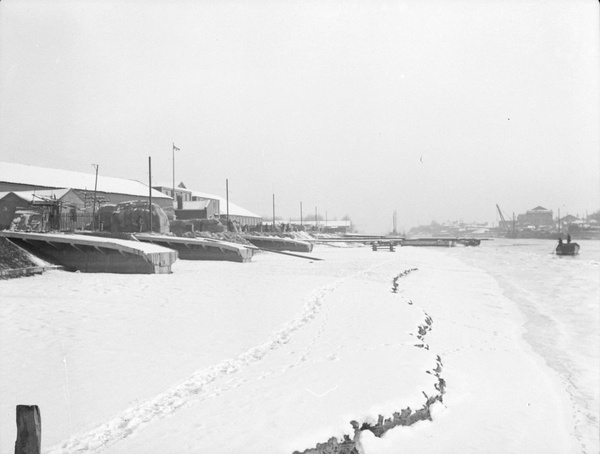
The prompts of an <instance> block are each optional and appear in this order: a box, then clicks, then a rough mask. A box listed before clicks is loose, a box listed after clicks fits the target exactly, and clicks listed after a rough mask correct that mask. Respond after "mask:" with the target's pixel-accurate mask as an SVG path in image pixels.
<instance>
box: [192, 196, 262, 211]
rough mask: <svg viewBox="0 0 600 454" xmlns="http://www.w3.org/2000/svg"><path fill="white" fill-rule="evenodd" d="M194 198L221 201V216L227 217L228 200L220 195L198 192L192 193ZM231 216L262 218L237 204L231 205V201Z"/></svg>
mask: <svg viewBox="0 0 600 454" xmlns="http://www.w3.org/2000/svg"><path fill="white" fill-rule="evenodd" d="M192 197H200V198H203V199H211V200H218V201H219V214H220V215H221V216H225V215H227V200H226V199H224V198H223V197H220V196H218V195H213V194H207V193H206V192H198V191H192ZM229 215H230V216H242V217H246V218H260V217H261V216H259V215H258V214H255V213H252V212H251V211H248V210H246V209H245V208H242V207H240V206H238V205H236V204H235V203H231V201H229Z"/></svg>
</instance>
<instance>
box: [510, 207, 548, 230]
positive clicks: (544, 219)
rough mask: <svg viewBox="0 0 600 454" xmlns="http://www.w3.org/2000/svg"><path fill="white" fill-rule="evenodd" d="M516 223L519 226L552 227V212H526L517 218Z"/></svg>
mask: <svg viewBox="0 0 600 454" xmlns="http://www.w3.org/2000/svg"><path fill="white" fill-rule="evenodd" d="M517 222H518V223H519V224H520V225H535V226H538V227H540V226H552V225H554V219H553V218H552V211H550V210H547V211H528V212H527V213H525V214H520V215H519V216H517Z"/></svg>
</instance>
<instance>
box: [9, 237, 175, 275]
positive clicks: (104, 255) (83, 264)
mask: <svg viewBox="0 0 600 454" xmlns="http://www.w3.org/2000/svg"><path fill="white" fill-rule="evenodd" d="M0 236H2V237H4V238H8V239H9V240H10V241H12V242H13V243H15V244H17V245H18V246H20V247H22V248H23V249H25V250H27V251H29V252H31V253H32V254H34V255H36V256H38V257H40V258H42V259H44V260H46V261H48V262H50V263H53V264H56V265H61V266H63V267H64V269H65V270H67V271H81V272H83V273H118V274H169V273H171V265H172V264H173V263H174V262H175V260H177V251H174V250H172V249H167V248H165V247H161V246H158V245H154V244H146V243H141V242H139V241H129V240H121V239H116V238H102V237H94V236H87V235H74V234H61V233H29V232H15V231H10V230H3V231H0Z"/></svg>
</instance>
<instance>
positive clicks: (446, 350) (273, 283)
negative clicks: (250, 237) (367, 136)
mask: <svg viewBox="0 0 600 454" xmlns="http://www.w3.org/2000/svg"><path fill="white" fill-rule="evenodd" d="M580 244H581V246H582V249H581V254H580V255H579V256H577V257H558V256H555V255H553V254H552V250H553V247H554V243H553V242H551V241H536V240H504V239H502V240H494V241H487V242H483V243H482V245H481V246H480V247H477V248H470V247H469V248H465V247H456V248H409V247H406V248H398V249H397V251H396V252H395V253H391V252H389V251H378V252H372V251H371V250H370V248H368V247H362V248H332V247H327V246H317V247H316V248H315V251H314V255H315V256H317V257H321V258H324V259H325V260H324V261H321V262H317V261H314V262H313V261H309V260H303V259H298V258H293V257H286V256H282V255H273V254H260V255H258V256H256V257H255V258H254V259H253V261H252V262H251V263H247V264H237V263H230V262H190V261H178V262H176V264H175V265H174V266H173V274H171V275H139V276H131V275H110V274H80V273H66V272H59V271H53V272H48V273H45V274H44V275H42V276H38V277H33V278H25V279H15V280H10V281H0V301H1V304H2V306H1V311H0V384H1V387H0V452H1V453H2V454H4V453H9V452H12V450H13V447H14V440H15V423H14V406H15V405H16V404H38V405H40V408H41V411H42V421H43V446H44V451H45V452H52V453H59V452H63V453H69V452H74V451H78V452H90V453H92V452H94V453H96V452H107V453H114V454H118V453H125V452H127V453H131V452H140V453H145V452H146V453H147V452H167V453H168V452H178V453H181V452H190V453H191V452H198V450H199V449H200V448H204V449H206V450H207V452H213V453H217V452H223V453H227V452H236V451H239V450H240V449H244V450H245V452H248V453H251V452H273V453H278V452H281V453H291V452H292V451H293V450H294V449H299V448H310V447H314V443H315V442H318V441H321V442H322V441H326V439H327V437H328V436H329V435H334V434H339V433H341V432H340V431H341V430H345V429H344V427H346V426H347V427H348V428H349V427H350V426H349V421H350V420H351V419H358V420H361V418H362V420H369V418H371V419H373V418H376V417H377V414H378V413H379V414H380V413H385V412H388V413H385V414H391V412H392V411H400V410H401V409H402V408H405V407H406V406H408V405H410V406H412V408H418V407H419V406H420V405H422V404H423V393H426V394H427V395H431V393H435V389H433V385H434V382H433V381H432V380H433V376H432V373H430V372H431V369H432V368H433V367H435V365H436V359H435V358H436V357H440V358H441V360H442V361H443V363H444V369H443V372H442V374H443V376H444V379H445V380H446V381H447V385H448V387H447V392H446V395H445V396H444V405H438V407H437V410H436V411H435V412H434V414H433V420H432V421H424V422H422V423H418V424H417V425H415V426H414V427H412V428H410V429H409V428H399V429H403V430H393V431H390V433H389V434H388V435H386V436H385V437H384V438H383V439H381V440H379V439H377V440H376V439H373V438H372V437H371V438H369V437H364V440H362V442H361V445H362V449H364V452H365V453H367V454H371V453H374V454H379V453H386V452H390V449H396V450H398V449H405V452H420V451H421V450H422V449H425V450H426V452H433V453H435V452H440V453H447V452H460V453H465V452H472V453H479V452H497V453H503V454H504V453H507V452H514V453H521V452H556V453H557V454H562V453H564V452H573V453H597V452H598V450H599V441H598V431H599V423H598V408H599V396H598V390H599V384H600V377H599V370H600V352H599V348H600V347H599V346H600V338H599V324H600V309H599V296H600V294H599V292H600V243H599V242H594V241H580ZM415 268H418V271H414V272H413V273H410V274H409V275H407V276H405V277H402V278H401V279H400V281H399V283H400V288H399V292H398V293H397V294H394V293H391V292H390V289H391V283H392V278H393V277H395V276H397V275H398V274H399V273H401V272H403V271H405V270H408V269H415ZM427 317H431V319H432V320H433V324H432V327H433V329H432V331H431V333H429V334H427V343H428V347H430V348H429V350H425V349H423V348H415V347H414V343H415V334H417V333H418V331H417V327H418V326H419V325H422V324H423V323H424V322H423V320H424V319H426V318H427ZM427 370H429V372H427V373H426V371H427Z"/></svg>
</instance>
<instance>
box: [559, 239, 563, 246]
mask: <svg viewBox="0 0 600 454" xmlns="http://www.w3.org/2000/svg"><path fill="white" fill-rule="evenodd" d="M558 245H559V246H562V245H563V240H562V238H559V239H558Z"/></svg>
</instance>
